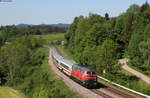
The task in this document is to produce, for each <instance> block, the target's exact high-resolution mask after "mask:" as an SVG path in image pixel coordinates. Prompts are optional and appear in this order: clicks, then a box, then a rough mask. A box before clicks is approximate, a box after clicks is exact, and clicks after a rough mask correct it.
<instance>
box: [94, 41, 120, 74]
mask: <svg viewBox="0 0 150 98" xmlns="http://www.w3.org/2000/svg"><path fill="white" fill-rule="evenodd" d="M116 50H117V44H116V43H115V42H114V41H112V40H105V41H104V42H103V44H102V45H101V46H100V47H98V49H97V61H96V69H97V72H100V73H102V72H103V70H105V71H106V73H114V72H115V71H116V70H117V69H118V67H117V66H116V64H117V52H116Z"/></svg>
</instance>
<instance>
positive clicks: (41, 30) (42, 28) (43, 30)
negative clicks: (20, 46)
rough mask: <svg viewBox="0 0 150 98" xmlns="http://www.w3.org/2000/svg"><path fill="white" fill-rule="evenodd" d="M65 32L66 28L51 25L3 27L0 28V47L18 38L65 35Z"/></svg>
mask: <svg viewBox="0 0 150 98" xmlns="http://www.w3.org/2000/svg"><path fill="white" fill-rule="evenodd" d="M65 31H66V28H64V27H57V26H51V25H33V26H15V25H12V26H2V27H0V46H1V45H3V44H5V42H9V41H11V40H12V39H13V38H14V37H16V36H22V35H33V34H34V35H41V34H50V33H63V32H65Z"/></svg>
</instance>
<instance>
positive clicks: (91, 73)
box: [86, 71, 96, 75]
mask: <svg viewBox="0 0 150 98" xmlns="http://www.w3.org/2000/svg"><path fill="white" fill-rule="evenodd" d="M86 74H88V75H95V74H96V73H95V72H94V71H88V72H87V73H86Z"/></svg>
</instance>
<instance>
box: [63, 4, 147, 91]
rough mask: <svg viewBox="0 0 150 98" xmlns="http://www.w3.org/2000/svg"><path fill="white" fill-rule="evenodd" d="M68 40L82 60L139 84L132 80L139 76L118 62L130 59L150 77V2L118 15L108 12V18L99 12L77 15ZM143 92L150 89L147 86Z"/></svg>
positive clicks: (111, 76) (102, 72) (114, 77)
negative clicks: (86, 15) (112, 15)
mask: <svg viewBox="0 0 150 98" xmlns="http://www.w3.org/2000/svg"><path fill="white" fill-rule="evenodd" d="M65 39H66V43H65V44H66V49H69V51H70V52H71V53H72V54H73V56H74V59H75V60H76V61H77V62H78V63H80V64H82V65H86V66H90V67H93V68H95V69H96V71H97V72H98V73H99V74H100V75H104V76H105V77H108V78H109V79H112V80H115V81H118V82H120V83H121V84H124V85H127V86H129V87H131V88H135V87H136V86H135V85H133V84H130V83H129V82H133V81H138V78H136V77H134V76H128V75H125V74H123V73H122V72H121V70H120V65H118V64H117V62H118V59H119V58H123V57H127V58H129V59H130V62H129V63H130V65H131V66H134V67H136V68H137V69H139V70H140V71H142V72H143V73H145V74H147V75H149V76H150V5H149V4H148V3H147V2H146V3H144V4H143V5H142V6H139V5H136V4H133V5H131V6H130V7H129V8H128V9H127V11H126V12H125V13H122V14H121V15H119V16H118V17H114V18H110V17H109V14H108V13H106V14H105V16H104V17H103V16H100V15H98V14H89V16H88V17H83V16H79V17H76V18H75V19H74V22H73V23H72V24H71V25H70V26H69V28H68V30H67V33H66V34H65ZM127 81H128V82H127ZM133 83H134V82H133ZM134 86H135V87H134ZM137 88H138V87H137ZM137 88H135V89H137ZM141 88H142V87H141ZM143 92H145V93H148V92H150V91H149V89H148V88H147V90H143Z"/></svg>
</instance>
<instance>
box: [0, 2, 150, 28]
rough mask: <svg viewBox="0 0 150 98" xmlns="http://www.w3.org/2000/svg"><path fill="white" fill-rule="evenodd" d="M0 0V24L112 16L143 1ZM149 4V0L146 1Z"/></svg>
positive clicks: (70, 20) (58, 21) (65, 21)
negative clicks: (91, 14) (93, 15)
mask: <svg viewBox="0 0 150 98" xmlns="http://www.w3.org/2000/svg"><path fill="white" fill-rule="evenodd" d="M3 1H9V0H0V25H11V24H20V23H24V24H57V23H67V24H70V23H72V22H73V19H74V18H75V17H77V16H80V15H83V16H88V14H89V13H96V14H99V15H102V16H104V15H105V13H106V12H107V13H109V15H110V17H115V16H118V15H120V14H121V13H123V12H125V11H126V10H127V9H128V8H129V7H130V5H132V4H138V5H142V4H143V3H145V2H146V0H10V1H11V2H3ZM147 1H148V2H149V3H150V0H147Z"/></svg>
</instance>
